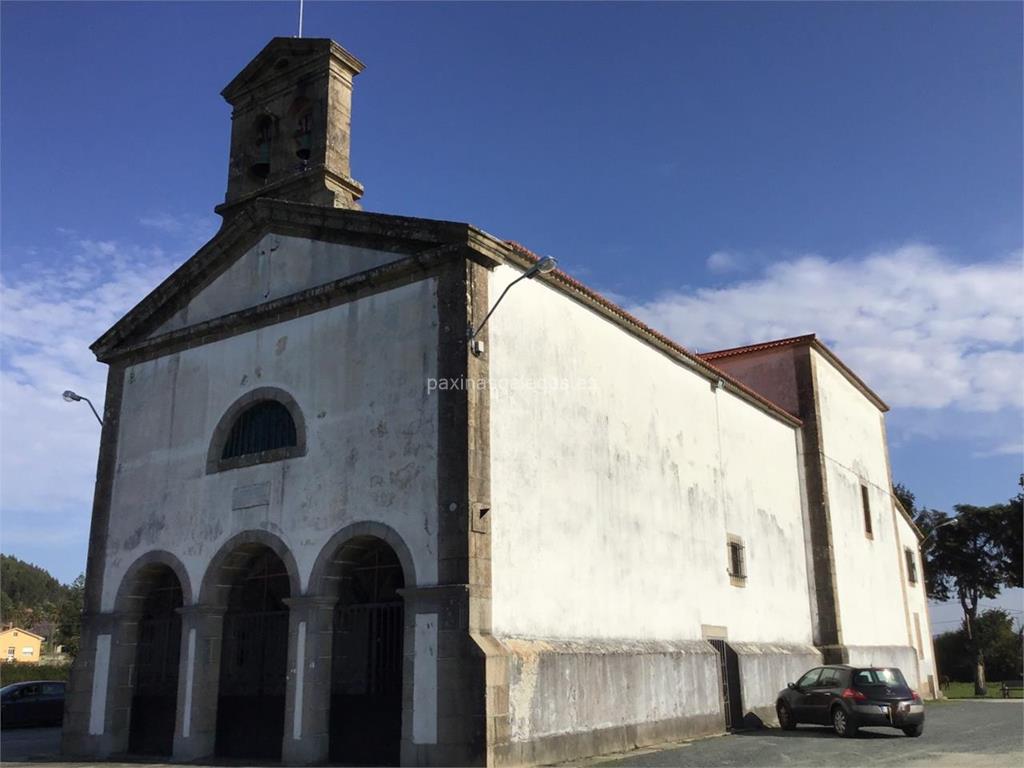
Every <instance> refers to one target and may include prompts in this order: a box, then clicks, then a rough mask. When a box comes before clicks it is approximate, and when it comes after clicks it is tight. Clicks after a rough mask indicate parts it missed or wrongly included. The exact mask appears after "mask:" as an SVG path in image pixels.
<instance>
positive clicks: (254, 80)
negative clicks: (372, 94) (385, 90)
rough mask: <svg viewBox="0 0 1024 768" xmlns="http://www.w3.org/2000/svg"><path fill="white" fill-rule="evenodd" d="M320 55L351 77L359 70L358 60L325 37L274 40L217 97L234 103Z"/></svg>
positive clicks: (360, 64)
mask: <svg viewBox="0 0 1024 768" xmlns="http://www.w3.org/2000/svg"><path fill="white" fill-rule="evenodd" d="M324 56H333V57H334V58H335V59H337V60H338V61H339V62H341V63H343V64H344V65H345V66H346V67H347V68H348V69H349V70H351V71H352V72H353V73H354V74H358V73H359V72H361V71H362V70H363V63H362V62H361V61H359V59H357V58H356V57H355V56H353V55H352V54H351V53H349V52H348V51H346V50H345V49H344V48H342V47H341V46H340V45H338V44H337V43H336V42H334V41H333V40H330V39H328V38H313V37H275V38H274V39H273V40H271V41H270V42H269V43H267V45H266V46H265V47H264V48H263V50H262V51H260V52H259V53H258V54H256V56H255V58H253V60H252V61H250V62H249V63H248V64H247V65H246V66H245V68H244V69H243V70H242V71H241V72H239V73H238V74H237V75H235V77H234V78H233V79H232V80H231V82H230V83H228V84H227V85H226V86H225V87H224V90H222V91H221V96H223V97H224V98H225V99H226V100H227V101H228V102H229V103H232V104H234V103H235V102H236V101H237V100H238V98H239V97H240V96H242V95H243V94H245V93H246V92H248V91H251V90H253V89H255V88H260V87H263V86H264V85H267V84H268V83H270V82H272V81H273V80H275V79H278V78H283V77H285V76H293V75H292V74H291V73H294V71H295V70H296V69H301V68H302V67H304V66H306V65H312V64H314V63H316V62H317V61H319V60H320V59H321V58H322V57H324Z"/></svg>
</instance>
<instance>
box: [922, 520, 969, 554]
mask: <svg viewBox="0 0 1024 768" xmlns="http://www.w3.org/2000/svg"><path fill="white" fill-rule="evenodd" d="M959 522H960V518H959V517H951V518H950V519H949V520H944V521H943V522H941V523H939V524H938V525H936V526H935V527H934V528H932V529H931V530H930V531H929V532H928V535H927V536H925V537H924V538H923V539H921V549H924V545H925V542H926V541H928V539H930V538H931V537H932V536H934V535H935V532H936V531H937V530H939V528H945V527H946V526H947V525H956V524H957V523H959Z"/></svg>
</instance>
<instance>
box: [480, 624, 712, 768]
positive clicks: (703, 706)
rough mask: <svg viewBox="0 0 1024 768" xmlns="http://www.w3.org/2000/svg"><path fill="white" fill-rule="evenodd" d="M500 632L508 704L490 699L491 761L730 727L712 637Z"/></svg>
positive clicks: (497, 686)
mask: <svg viewBox="0 0 1024 768" xmlns="http://www.w3.org/2000/svg"><path fill="white" fill-rule="evenodd" d="M492 640H493V642H489V643H488V644H487V646H488V647H487V648H486V652H487V655H488V672H489V674H488V691H489V695H488V700H489V703H493V702H500V703H501V706H500V707H498V708H497V710H496V709H495V708H494V707H491V706H489V712H488V714H489V720H491V721H492V722H491V723H490V725H489V729H488V730H489V733H488V735H489V737H490V739H489V741H490V743H489V744H488V752H489V755H488V758H489V759H488V762H489V764H491V765H502V766H505V765H535V764H550V763H557V762H563V761H569V760H577V759H580V758H583V757H588V756H593V755H602V754H609V753H613V752H622V751H625V750H629V749H634V748H636V747H642V746H648V745H651V744H658V743H662V742H667V741H673V740H678V739H683V738H687V737H691V736H701V735H707V734H711V733H719V732H721V731H722V730H724V727H725V719H724V714H723V711H722V703H721V691H720V684H719V661H718V655H717V654H716V653H715V650H714V649H713V648H712V647H711V646H710V645H708V644H707V643H705V642H703V641H699V640H698V641H663V642H661V641H659V642H641V641H567V640H544V639H535V638H530V639H525V638H507V637H502V638H492ZM492 670H500V672H501V674H500V675H492V674H491V672H492ZM492 677H494V678H495V679H493V680H492V679H491V678H492ZM506 695H507V698H506ZM506 701H507V704H506ZM501 710H504V711H501Z"/></svg>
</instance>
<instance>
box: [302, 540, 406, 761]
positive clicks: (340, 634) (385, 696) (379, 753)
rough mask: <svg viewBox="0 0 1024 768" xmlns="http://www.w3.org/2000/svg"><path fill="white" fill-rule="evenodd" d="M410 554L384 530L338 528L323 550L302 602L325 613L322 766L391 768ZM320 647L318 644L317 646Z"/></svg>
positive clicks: (398, 743)
mask: <svg viewBox="0 0 1024 768" xmlns="http://www.w3.org/2000/svg"><path fill="white" fill-rule="evenodd" d="M410 591H411V592H415V591H416V572H415V566H414V564H413V558H412V553H411V552H410V551H409V548H408V546H407V545H406V543H405V541H404V540H403V539H402V537H401V536H400V535H399V534H398V532H397V531H395V530H394V529H393V528H391V527H390V526H387V525H385V524H383V523H378V522H369V521H365V522H359V523H353V524H351V525H348V526H345V527H344V528H342V529H341V530H340V531H338V532H337V533H335V534H334V535H333V536H332V537H331V538H330V539H329V540H328V541H327V543H326V544H325V545H324V547H323V548H322V550H321V551H320V554H319V556H318V557H317V560H316V563H315V564H314V566H313V570H312V571H311V573H310V577H309V586H308V589H307V595H308V597H309V599H310V600H315V601H317V602H318V603H320V604H322V605H325V606H330V611H331V618H330V624H329V626H330V628H331V629H330V633H329V635H327V637H329V638H330V639H329V643H330V644H329V646H328V647H329V649H330V650H329V654H330V663H329V664H322V665H321V674H324V673H328V672H329V681H326V682H327V685H326V686H325V690H324V692H323V695H324V697H325V698H324V702H325V703H328V706H327V707H325V708H323V711H324V714H325V715H326V716H327V723H326V731H327V733H326V736H327V744H328V762H331V763H352V764H357V765H397V764H399V762H400V760H401V751H402V743H403V738H404V737H406V736H407V735H408V734H409V733H410V731H409V729H410V728H411V724H412V703H411V702H412V691H413V683H412V681H413V662H412V657H411V654H410V653H407V652H406V651H407V650H411V649H412V647H413V642H412V631H413V630H412V627H413V623H412V622H413V621H414V619H413V618H412V617H413V616H414V614H415V612H414V611H410V610H407V606H406V604H405V603H406V596H407V595H409V594H410ZM325 639H326V638H325Z"/></svg>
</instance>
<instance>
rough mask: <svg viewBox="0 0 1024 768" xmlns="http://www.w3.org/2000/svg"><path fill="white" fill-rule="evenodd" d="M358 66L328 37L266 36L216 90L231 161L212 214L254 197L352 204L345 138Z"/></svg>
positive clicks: (355, 195) (357, 190)
mask: <svg viewBox="0 0 1024 768" xmlns="http://www.w3.org/2000/svg"><path fill="white" fill-rule="evenodd" d="M362 70H363V63H362V62H361V61H359V59H357V58H356V57H355V56H353V55H352V54H350V53H349V52H348V51H346V50H345V49H344V48H342V47H341V46H340V45H338V44H337V43H335V42H334V41H333V40H327V39H316V38H292V37H275V38H274V39H273V40H271V41H270V43H268V44H267V46H266V47H265V48H264V49H263V50H262V51H260V52H259V54H258V55H257V56H256V58H254V59H253V60H252V61H251V62H249V64H248V66H246V67H245V69H243V70H242V71H241V72H239V73H238V75H237V76H236V77H235V79H234V80H232V81H231V82H230V83H229V84H228V86H227V87H226V88H225V89H224V90H223V91H221V95H222V96H223V97H224V99H225V101H227V102H228V104H230V105H231V107H232V112H231V160H230V163H229V164H228V190H227V195H226V196H225V199H224V203H223V204H221V205H219V206H217V208H216V211H217V213H219V214H221V215H222V216H224V217H225V218H228V217H230V216H231V215H232V214H233V213H234V212H235V211H236V210H238V208H239V207H240V206H242V205H243V204H244V203H245V202H247V201H249V200H252V199H255V198H258V197H273V198H277V199H279V200H291V201H293V202H299V203H311V204H313V205H322V206H326V207H332V208H356V209H358V208H359V204H358V203H357V202H356V201H357V200H359V198H360V197H362V194H363V187H362V185H361V184H360V183H359V182H358V181H356V180H355V179H353V178H352V177H351V176H350V172H351V171H350V167H349V144H350V141H349V137H350V128H351V120H352V80H353V78H354V77H355V76H356V75H358V74H359V73H360V72H361V71H362Z"/></svg>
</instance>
